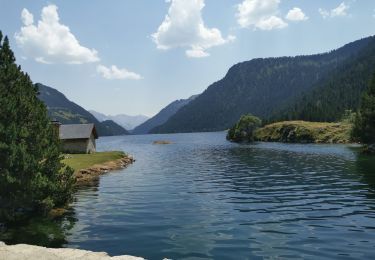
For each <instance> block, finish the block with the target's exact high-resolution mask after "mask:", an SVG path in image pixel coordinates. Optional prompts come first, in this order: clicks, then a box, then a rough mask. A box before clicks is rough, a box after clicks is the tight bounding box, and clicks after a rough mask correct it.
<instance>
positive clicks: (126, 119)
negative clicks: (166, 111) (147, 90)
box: [89, 110, 149, 131]
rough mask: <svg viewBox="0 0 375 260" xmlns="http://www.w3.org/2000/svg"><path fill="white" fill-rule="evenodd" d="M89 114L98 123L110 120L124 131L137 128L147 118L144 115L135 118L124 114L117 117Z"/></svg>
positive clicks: (91, 111)
mask: <svg viewBox="0 0 375 260" xmlns="http://www.w3.org/2000/svg"><path fill="white" fill-rule="evenodd" d="M89 112H90V113H91V114H92V115H93V116H95V117H96V119H98V120H99V121H100V122H103V121H105V120H112V121H114V122H115V123H117V124H119V125H120V126H122V127H123V128H125V129H126V130H128V131H129V130H133V129H134V128H135V127H137V126H139V125H140V124H142V123H144V122H145V121H146V120H148V119H149V117H147V116H144V115H137V116H129V115H124V114H119V115H114V116H112V115H105V114H102V113H99V112H96V111H94V110H89Z"/></svg>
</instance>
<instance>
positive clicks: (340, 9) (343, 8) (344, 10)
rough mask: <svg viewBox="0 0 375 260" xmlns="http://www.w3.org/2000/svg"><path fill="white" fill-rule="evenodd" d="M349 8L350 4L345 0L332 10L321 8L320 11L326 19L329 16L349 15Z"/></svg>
mask: <svg viewBox="0 0 375 260" xmlns="http://www.w3.org/2000/svg"><path fill="white" fill-rule="evenodd" d="M349 8H350V6H349V5H347V4H345V2H342V3H341V4H340V5H339V6H337V7H336V8H333V9H332V10H326V9H322V8H319V13H320V14H321V15H322V17H323V18H324V19H325V18H328V17H338V16H347V15H348V10H349Z"/></svg>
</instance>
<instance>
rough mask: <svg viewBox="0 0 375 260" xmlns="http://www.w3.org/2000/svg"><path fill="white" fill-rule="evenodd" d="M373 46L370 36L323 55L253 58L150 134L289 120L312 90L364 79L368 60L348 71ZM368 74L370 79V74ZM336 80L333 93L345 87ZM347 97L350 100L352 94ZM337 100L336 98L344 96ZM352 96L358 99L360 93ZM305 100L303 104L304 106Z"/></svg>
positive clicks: (231, 71)
mask: <svg viewBox="0 0 375 260" xmlns="http://www.w3.org/2000/svg"><path fill="white" fill-rule="evenodd" d="M373 46H374V37H368V38H365V39H361V40H358V41H355V42H353V43H350V44H347V45H345V46H344V47H342V48H339V49H337V50H334V51H331V52H327V53H324V54H317V55H309V56H297V57H281V58H266V59H254V60H251V61H246V62H242V63H239V64H236V65H234V66H233V67H232V68H230V69H229V71H228V73H227V74H226V76H225V77H224V78H223V79H222V80H220V81H218V82H215V83H213V84H212V85H211V86H209V87H208V88H207V89H206V91H204V92H203V93H202V94H201V95H200V96H199V97H197V98H196V99H195V100H193V101H192V102H190V103H189V104H188V105H186V106H184V107H182V108H181V109H180V110H179V111H178V112H177V113H176V114H175V115H173V116H172V117H171V118H170V119H169V120H168V121H167V122H166V123H165V124H163V125H160V126H158V127H156V128H154V129H153V130H152V131H151V132H153V133H171V132H172V133H173V132H197V131H217V130H224V129H227V128H229V127H231V126H232V125H233V124H234V123H235V122H236V121H237V120H238V119H239V117H240V116H241V115H243V114H246V113H252V114H254V115H256V116H258V117H261V118H262V119H265V120H268V119H270V118H271V117H272V118H281V117H282V116H281V114H279V113H281V112H282V114H283V116H284V117H285V115H286V114H287V112H286V111H289V109H290V108H289V106H290V105H291V104H296V102H298V101H299V100H300V99H301V98H302V97H304V95H305V93H312V92H311V91H312V90H313V89H318V88H325V87H324V86H325V85H326V84H328V82H330V81H331V79H332V77H333V75H337V74H340V73H348V74H351V73H354V74H355V75H352V77H353V80H355V79H356V78H360V77H361V76H362V74H361V75H359V74H356V73H357V72H359V71H363V72H364V71H367V70H370V69H371V68H370V67H371V62H370V61H369V62H364V63H363V65H364V66H366V68H357V70H352V69H345V68H349V67H351V66H352V65H353V63H358V62H359V60H362V59H364V58H365V56H366V55H364V54H363V53H367V52H371V49H372V48H373ZM359 67H361V66H359ZM364 74H366V75H367V72H366V73H365V72H364ZM347 77H348V78H349V77H350V76H349V75H348V76H347ZM342 79H343V80H346V79H344V78H342ZM365 80H366V79H364V81H365ZM335 82H336V83H335V84H333V85H332V84H331V85H332V86H331V88H332V89H335V88H342V86H341V85H337V82H338V81H335ZM345 84H348V85H349V86H350V87H348V88H354V89H356V88H357V87H356V86H354V85H353V84H351V83H350V82H345ZM334 93H335V91H334ZM317 94H319V91H318V92H317ZM310 95H311V94H310ZM333 95H335V94H333ZM327 97H328V96H327ZM347 97H348V98H350V97H349V95H348V96H347ZM335 98H336V99H335V100H337V99H339V98H340V97H335ZM352 98H353V99H356V98H357V95H354V96H353V97H352ZM304 102H305V101H303V100H302V101H301V104H303V103H304ZM356 102H358V100H357V101H353V106H354V105H355V104H357V103H356ZM332 106H333V105H332ZM344 108H345V106H341V105H340V106H339V107H338V108H337V110H340V109H341V110H342V109H344ZM343 112H344V111H342V112H341V113H343ZM334 114H337V112H335V113H334ZM332 118H336V116H335V117H332ZM294 119H299V118H294ZM322 120H323V119H322Z"/></svg>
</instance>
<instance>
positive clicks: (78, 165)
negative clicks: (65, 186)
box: [63, 151, 125, 171]
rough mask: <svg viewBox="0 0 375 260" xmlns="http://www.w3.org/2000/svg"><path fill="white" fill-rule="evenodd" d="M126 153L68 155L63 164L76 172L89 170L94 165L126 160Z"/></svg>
mask: <svg viewBox="0 0 375 260" xmlns="http://www.w3.org/2000/svg"><path fill="white" fill-rule="evenodd" d="M124 156H125V153H124V152H119V151H114V152H96V153H92V154H67V155H65V159H64V160H63V163H64V164H66V165H68V166H70V167H71V168H73V169H74V171H79V170H82V169H87V168H90V167H92V166H93V165H98V164H103V163H107V162H110V161H115V160H118V159H121V158H124Z"/></svg>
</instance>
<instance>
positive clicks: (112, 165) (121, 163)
mask: <svg viewBox="0 0 375 260" xmlns="http://www.w3.org/2000/svg"><path fill="white" fill-rule="evenodd" d="M133 162H135V159H134V158H133V157H131V156H129V155H125V156H124V157H123V158H120V159H117V160H114V161H109V162H105V163H102V164H95V165H93V166H91V167H89V168H87V169H81V170H78V171H76V172H75V173H74V176H75V177H76V181H77V182H76V185H77V186H82V185H89V184H91V183H93V182H95V181H97V180H98V179H99V177H100V176H101V175H103V174H106V173H108V172H109V171H114V170H119V169H123V168H126V167H128V166H129V165H130V164H132V163H133Z"/></svg>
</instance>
